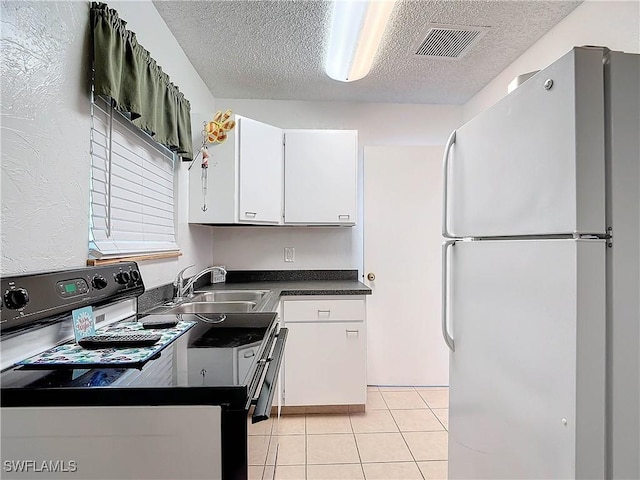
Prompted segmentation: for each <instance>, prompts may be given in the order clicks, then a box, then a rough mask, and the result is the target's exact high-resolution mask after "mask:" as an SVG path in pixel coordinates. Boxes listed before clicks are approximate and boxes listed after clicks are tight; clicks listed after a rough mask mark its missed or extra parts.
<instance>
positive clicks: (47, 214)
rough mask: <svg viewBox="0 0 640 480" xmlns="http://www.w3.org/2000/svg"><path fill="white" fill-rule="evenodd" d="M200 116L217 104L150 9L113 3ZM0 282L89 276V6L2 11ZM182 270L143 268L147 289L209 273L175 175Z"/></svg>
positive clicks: (15, 6)
mask: <svg viewBox="0 0 640 480" xmlns="http://www.w3.org/2000/svg"><path fill="white" fill-rule="evenodd" d="M110 6H112V7H116V8H117V9H118V11H119V13H120V15H121V16H122V17H123V18H124V19H125V20H126V21H127V22H128V28H130V29H131V30H133V31H136V32H137V33H138V38H139V40H140V43H141V44H142V45H143V46H144V47H145V48H147V49H148V50H149V51H150V52H151V54H152V55H153V56H155V57H156V58H157V60H158V62H159V64H160V65H161V66H162V67H163V69H164V70H165V71H166V72H167V73H168V74H169V75H170V76H171V77H172V79H173V80H175V83H177V84H178V85H179V87H180V89H181V90H182V91H183V92H184V93H185V95H186V97H187V98H189V99H190V101H191V102H192V106H194V105H195V107H194V110H197V111H211V112H213V103H214V98H213V96H212V95H211V93H210V92H209V91H208V90H207V88H206V86H205V85H204V83H203V82H202V80H201V79H200V77H199V76H198V75H197V74H196V72H195V70H194V69H193V67H191V65H190V64H189V62H188V60H187V59H186V56H185V55H184V53H183V52H182V50H181V49H180V47H179V46H178V45H177V43H175V39H174V38H173V36H172V35H171V33H170V32H169V30H168V28H167V26H166V24H165V23H164V22H163V21H162V19H161V18H160V16H159V15H158V13H157V11H156V10H155V7H154V6H153V4H152V3H151V2H150V1H141V2H122V3H120V2H115V3H114V2H110ZM1 8H2V11H1V15H0V17H1V19H2V39H1V44H0V47H1V48H0V51H1V53H0V55H1V57H0V68H1V74H2V84H1V93H2V96H1V99H2V117H1V125H0V126H1V133H2V137H1V142H2V143H1V149H2V181H1V185H2V189H1V200H2V201H1V208H2V219H1V222H2V232H1V240H2V250H1V255H2V264H1V270H0V272H1V274H2V275H9V274H14V273H19V272H25V271H36V270H53V269H60V268H69V267H78V266H83V265H84V264H85V262H86V259H87V254H88V238H89V230H88V228H89V227H88V224H89V128H90V117H89V96H88V91H89V58H90V57H89V54H90V50H89V30H88V20H89V3H88V2H79V1H68V2H27V1H17V2H2V4H1ZM176 180H177V183H176V189H177V192H178V201H177V203H178V217H177V234H178V244H179V245H180V247H181V250H182V252H183V257H181V258H180V260H176V259H173V260H163V261H156V262H144V263H142V264H141V269H142V274H143V278H144V280H145V283H146V285H147V286H149V287H153V286H156V285H160V284H163V283H167V282H169V281H171V280H172V279H173V277H174V275H175V273H176V272H177V270H178V268H180V267H182V266H186V265H189V264H193V263H195V264H196V266H197V267H201V268H203V267H205V266H207V265H210V264H211V257H212V254H211V231H210V229H208V228H206V227H191V226H189V225H188V223H187V203H186V200H185V201H182V197H184V198H185V199H186V198H187V196H186V189H187V175H186V164H184V165H180V166H179V167H178V170H177V177H176Z"/></svg>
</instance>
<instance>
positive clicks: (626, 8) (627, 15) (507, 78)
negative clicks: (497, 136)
mask: <svg viewBox="0 0 640 480" xmlns="http://www.w3.org/2000/svg"><path fill="white" fill-rule="evenodd" d="M638 18H640V2H638V1H637V0H632V1H628V0H624V1H614V0H607V1H603V0H587V1H585V2H584V3H582V4H581V5H580V6H579V7H578V8H576V9H575V10H574V11H573V12H571V13H570V14H569V15H567V17H565V18H564V19H563V20H562V21H561V22H560V23H558V25H556V26H555V27H554V28H552V29H551V30H550V31H549V32H548V33H547V34H546V35H545V36H544V37H542V38H541V39H540V40H538V41H537V42H536V43H535V44H534V45H533V46H532V47H531V48H529V49H528V50H527V51H526V52H525V53H524V54H522V55H521V56H520V57H519V58H518V59H517V60H516V61H515V62H513V63H512V64H511V65H509V67H507V68H506V69H505V70H504V71H503V72H502V73H500V74H499V75H498V76H497V77H496V78H495V79H493V80H492V81H491V83H489V84H488V85H487V86H486V87H484V88H483V89H482V90H481V91H480V92H479V93H478V94H476V95H475V96H474V97H473V98H472V99H471V100H469V101H468V102H467V103H466V104H465V106H464V119H465V121H467V120H470V119H472V118H473V117H474V116H475V115H477V114H478V113H479V112H481V111H482V110H484V109H485V108H487V107H490V106H491V105H493V104H494V103H496V102H497V101H498V100H500V99H501V98H502V97H504V96H505V95H506V94H507V85H509V83H510V82H511V81H512V80H513V79H514V78H515V77H517V76H518V75H520V74H522V73H526V72H532V71H534V70H540V69H542V68H545V67H546V66H547V65H549V64H551V63H553V62H554V61H556V60H557V59H558V58H560V57H561V56H562V55H564V54H565V53H567V52H568V51H569V50H571V48H573V47H574V46H581V45H601V46H605V47H609V48H610V49H611V50H621V51H624V52H629V53H640V22H639V21H638Z"/></svg>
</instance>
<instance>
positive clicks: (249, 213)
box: [244, 212, 258, 218]
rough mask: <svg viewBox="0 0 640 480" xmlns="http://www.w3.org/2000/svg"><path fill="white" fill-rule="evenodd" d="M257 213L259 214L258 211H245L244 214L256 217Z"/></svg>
mask: <svg viewBox="0 0 640 480" xmlns="http://www.w3.org/2000/svg"><path fill="white" fill-rule="evenodd" d="M256 215H258V213H257V212H244V216H245V217H249V218H255V217H256Z"/></svg>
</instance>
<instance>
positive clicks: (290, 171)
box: [284, 130, 358, 225]
mask: <svg viewBox="0 0 640 480" xmlns="http://www.w3.org/2000/svg"><path fill="white" fill-rule="evenodd" d="M357 145H358V132H357V131H355V130H287V131H286V132H285V218H284V221H285V223H301V224H329V225H340V224H345V225H353V224H355V223H356V202H357V200H356V182H357V165H358V158H357Z"/></svg>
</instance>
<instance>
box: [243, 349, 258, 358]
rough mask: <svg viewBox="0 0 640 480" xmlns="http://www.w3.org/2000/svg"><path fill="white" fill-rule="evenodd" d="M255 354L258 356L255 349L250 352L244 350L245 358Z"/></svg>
mask: <svg viewBox="0 0 640 480" xmlns="http://www.w3.org/2000/svg"><path fill="white" fill-rule="evenodd" d="M255 356H256V352H255V351H254V350H251V351H250V352H244V358H251V357H255Z"/></svg>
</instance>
